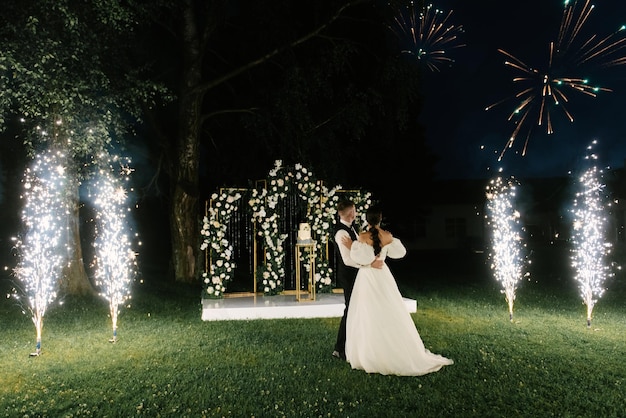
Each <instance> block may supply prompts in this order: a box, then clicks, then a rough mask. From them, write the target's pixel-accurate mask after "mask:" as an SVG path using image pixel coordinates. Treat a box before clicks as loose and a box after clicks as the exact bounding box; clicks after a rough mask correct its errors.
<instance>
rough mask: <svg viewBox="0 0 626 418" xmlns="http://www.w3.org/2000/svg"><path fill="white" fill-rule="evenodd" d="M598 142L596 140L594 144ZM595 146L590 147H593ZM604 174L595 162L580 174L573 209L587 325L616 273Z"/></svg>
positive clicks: (575, 257) (591, 157) (593, 157)
mask: <svg viewBox="0 0 626 418" xmlns="http://www.w3.org/2000/svg"><path fill="white" fill-rule="evenodd" d="M595 144H596V141H594V142H593V144H592V146H593V145H595ZM592 146H590V147H589V148H588V149H589V150H591V149H592ZM585 158H586V160H588V161H591V162H593V161H595V160H597V156H596V155H595V154H593V153H590V154H589V155H588V156H586V157H585ZM602 178H603V171H602V170H600V169H598V167H597V166H596V165H595V164H593V163H592V165H591V166H590V167H589V168H587V170H586V171H584V172H583V174H582V175H581V176H580V177H579V178H578V188H579V191H578V192H577V193H576V199H575V200H574V206H573V209H572V213H573V215H574V223H573V236H572V241H573V244H574V247H573V255H572V266H573V267H574V269H575V272H576V276H575V279H576V281H577V282H578V285H579V289H580V294H581V296H582V299H583V303H584V304H585V305H587V327H591V314H592V311H593V307H594V306H595V304H596V302H597V301H598V299H599V298H600V297H601V296H602V295H603V293H604V290H605V289H604V282H605V280H606V279H607V278H608V277H611V276H612V269H611V266H610V264H609V263H608V262H607V258H608V256H609V254H610V250H611V244H610V243H608V242H607V241H606V222H607V219H606V213H607V209H608V207H609V205H610V204H609V200H608V198H607V195H606V192H605V185H604V184H603V183H602Z"/></svg>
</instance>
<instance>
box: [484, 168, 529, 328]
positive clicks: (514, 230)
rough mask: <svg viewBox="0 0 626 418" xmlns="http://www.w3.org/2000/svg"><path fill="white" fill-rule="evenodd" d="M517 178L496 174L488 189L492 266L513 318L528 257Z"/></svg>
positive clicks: (510, 317) (510, 316) (510, 315)
mask: <svg viewBox="0 0 626 418" xmlns="http://www.w3.org/2000/svg"><path fill="white" fill-rule="evenodd" d="M517 186H518V183H517V181H516V180H515V179H514V178H512V177H511V178H509V179H507V180H505V179H503V178H502V177H496V178H495V179H492V180H491V181H490V182H489V185H488V186H487V190H486V197H487V215H486V217H487V224H488V225H489V226H490V227H491V232H492V234H491V251H490V254H489V258H490V260H491V269H492V270H493V272H494V275H495V278H496V279H497V280H498V281H499V282H500V283H501V284H502V287H503V289H502V293H504V296H505V298H506V301H507V303H508V306H509V319H510V320H511V321H512V320H513V302H514V301H515V291H516V290H517V287H518V284H519V282H520V281H521V279H522V276H523V271H522V270H523V267H524V262H525V257H524V255H523V253H522V247H523V243H522V236H521V227H520V213H519V212H518V211H517V210H515V209H514V207H513V200H514V199H515V194H516V188H517Z"/></svg>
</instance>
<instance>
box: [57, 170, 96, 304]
mask: <svg viewBox="0 0 626 418" xmlns="http://www.w3.org/2000/svg"><path fill="white" fill-rule="evenodd" d="M68 188H69V189H70V190H69V192H68V193H67V196H68V197H67V199H68V202H67V204H68V208H69V210H68V215H67V222H68V224H67V238H66V239H67V250H68V254H67V256H68V263H67V265H66V266H65V267H64V269H63V274H62V278H61V286H60V287H61V290H62V291H63V293H65V294H69V295H78V296H85V295H95V294H96V290H95V289H94V287H93V286H92V284H91V282H90V281H89V278H88V277H87V272H86V271H85V263H84V260H83V250H82V247H81V239H80V216H79V200H78V185H77V184H76V183H75V182H71V184H70V185H68Z"/></svg>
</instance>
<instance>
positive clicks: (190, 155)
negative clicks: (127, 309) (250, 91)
mask: <svg viewBox="0 0 626 418" xmlns="http://www.w3.org/2000/svg"><path fill="white" fill-rule="evenodd" d="M183 8H184V11H183V28H182V32H183V42H182V45H183V48H184V50H183V75H182V85H181V91H180V96H179V100H180V103H179V109H180V110H179V123H180V128H179V132H178V141H177V143H178V146H179V147H178V149H177V158H176V160H175V166H174V170H173V171H174V176H173V179H172V185H171V187H172V193H171V196H172V198H173V200H172V204H171V206H170V225H171V232H172V257H173V267H174V275H175V279H176V281H180V282H187V283H191V282H194V281H195V280H197V277H198V271H197V268H198V267H197V266H198V260H199V253H200V242H199V241H200V240H199V228H198V222H199V218H198V195H199V192H198V165H199V161H198V141H199V131H200V120H201V114H200V112H201V106H202V98H203V94H202V93H200V92H198V89H197V87H198V85H199V84H200V82H201V81H202V71H201V69H202V64H201V62H202V59H201V55H202V53H201V41H200V39H199V37H198V28H197V26H196V21H195V15H194V9H193V5H192V2H191V1H189V0H185V1H184V6H183Z"/></svg>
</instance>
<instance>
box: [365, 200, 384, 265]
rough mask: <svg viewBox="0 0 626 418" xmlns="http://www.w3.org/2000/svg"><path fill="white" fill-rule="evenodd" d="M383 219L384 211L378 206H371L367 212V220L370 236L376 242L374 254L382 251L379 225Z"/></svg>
mask: <svg viewBox="0 0 626 418" xmlns="http://www.w3.org/2000/svg"><path fill="white" fill-rule="evenodd" d="M382 219H383V212H382V211H381V210H380V208H379V207H377V206H371V207H369V208H368V209H367V212H365V220H366V221H367V224H368V225H369V233H370V238H372V241H373V243H374V254H376V255H378V254H379V253H380V237H379V236H378V228H376V226H377V225H380V221H381V220H382Z"/></svg>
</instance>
